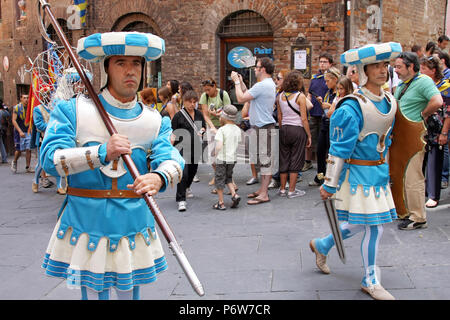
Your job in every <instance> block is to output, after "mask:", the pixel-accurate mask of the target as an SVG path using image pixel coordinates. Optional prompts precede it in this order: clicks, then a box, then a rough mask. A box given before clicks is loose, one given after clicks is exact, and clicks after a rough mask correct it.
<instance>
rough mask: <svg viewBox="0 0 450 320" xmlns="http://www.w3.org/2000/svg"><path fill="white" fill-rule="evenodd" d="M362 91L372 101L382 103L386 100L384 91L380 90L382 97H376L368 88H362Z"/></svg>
mask: <svg viewBox="0 0 450 320" xmlns="http://www.w3.org/2000/svg"><path fill="white" fill-rule="evenodd" d="M361 91H362V93H363V95H365V96H366V97H367V98H369V99H370V100H372V101H376V102H380V101H382V100H383V99H384V97H385V95H384V90H383V89H381V88H380V95H378V96H377V95H375V94H373V93H372V92H371V91H369V90H368V89H367V88H366V87H362V88H361Z"/></svg>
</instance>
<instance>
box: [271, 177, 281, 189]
mask: <svg viewBox="0 0 450 320" xmlns="http://www.w3.org/2000/svg"><path fill="white" fill-rule="evenodd" d="M279 187H280V182H279V181H277V180H275V179H272V180H271V181H270V183H269V186H268V188H269V189H276V188H279Z"/></svg>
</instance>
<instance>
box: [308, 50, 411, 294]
mask: <svg viewBox="0 0 450 320" xmlns="http://www.w3.org/2000/svg"><path fill="white" fill-rule="evenodd" d="M401 51H402V47H401V45H400V44H398V43H394V42H390V43H382V44H373V45H367V46H364V47H361V48H358V49H351V50H349V51H347V52H345V53H344V54H342V55H341V64H343V65H346V66H352V65H355V66H357V68H358V72H359V79H360V84H361V88H360V89H359V90H358V91H357V92H355V93H353V94H351V95H348V96H346V97H345V98H343V99H341V101H340V102H339V104H338V106H337V108H336V111H335V112H334V113H333V116H332V117H331V119H330V149H329V155H328V159H327V170H326V177H325V182H324V184H323V185H322V187H321V188H320V195H321V198H322V199H323V200H326V199H328V198H334V199H336V201H335V206H336V212H337V214H338V219H339V220H340V221H344V222H343V223H342V224H341V225H340V230H341V233H342V237H343V239H344V240H345V239H348V238H350V237H352V236H354V235H356V234H357V233H360V232H363V234H364V235H363V238H362V242H361V255H362V259H363V265H364V276H363V279H362V282H361V289H362V290H363V291H364V292H366V293H368V294H369V295H371V296H372V297H373V298H374V299H380V300H392V299H394V297H393V296H392V295H391V294H390V293H389V292H388V291H387V290H385V289H384V288H383V287H382V286H381V284H380V280H379V268H378V267H377V266H376V258H377V253H378V244H379V242H380V239H381V236H382V233H383V224H385V223H390V222H392V221H393V220H394V219H396V218H397V213H396V210H395V205H394V201H393V198H392V194H391V189H390V186H389V165H388V159H387V158H388V148H389V146H390V145H391V139H390V135H391V132H392V129H393V125H394V118H395V113H396V111H397V103H396V100H395V98H394V97H393V96H392V94H390V93H389V92H385V91H384V90H383V89H382V86H383V85H384V84H385V82H386V78H387V72H388V64H389V61H390V60H391V59H394V58H395V57H397V56H398V55H399V54H400V53H401ZM334 244H335V242H334V239H333V235H332V234H330V235H328V236H326V237H324V238H316V239H313V240H312V241H311V242H310V247H311V250H312V251H313V252H314V253H315V254H316V265H317V267H318V268H319V269H320V270H321V271H322V272H323V273H325V274H328V273H330V269H329V267H328V265H327V264H326V259H327V255H328V252H329V251H330V249H331V248H332V247H333V246H334Z"/></svg>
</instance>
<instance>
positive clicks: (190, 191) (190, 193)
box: [186, 188, 194, 198]
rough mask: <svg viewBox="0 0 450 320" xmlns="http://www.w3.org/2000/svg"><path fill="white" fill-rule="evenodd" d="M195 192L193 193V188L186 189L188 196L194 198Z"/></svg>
mask: <svg viewBox="0 0 450 320" xmlns="http://www.w3.org/2000/svg"><path fill="white" fill-rule="evenodd" d="M193 197H194V194H193V193H192V190H191V188H187V189H186V198H193Z"/></svg>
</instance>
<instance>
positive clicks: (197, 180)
mask: <svg viewBox="0 0 450 320" xmlns="http://www.w3.org/2000/svg"><path fill="white" fill-rule="evenodd" d="M192 181H193V182H200V179H199V178H198V177H197V175H195V176H194V179H193V180H192Z"/></svg>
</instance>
